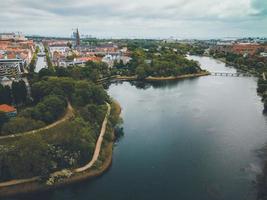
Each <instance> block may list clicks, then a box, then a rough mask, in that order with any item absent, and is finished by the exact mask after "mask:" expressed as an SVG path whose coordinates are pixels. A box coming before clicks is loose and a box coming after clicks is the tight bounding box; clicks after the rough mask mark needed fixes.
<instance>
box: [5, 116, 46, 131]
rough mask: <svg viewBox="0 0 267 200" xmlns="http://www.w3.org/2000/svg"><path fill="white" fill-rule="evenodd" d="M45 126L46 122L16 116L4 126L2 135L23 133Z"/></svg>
mask: <svg viewBox="0 0 267 200" xmlns="http://www.w3.org/2000/svg"><path fill="white" fill-rule="evenodd" d="M43 126H45V123H43V122H41V121H38V120H34V119H31V118H24V117H16V118H12V119H10V121H9V122H7V123H5V124H4V125H3V128H2V131H1V132H2V133H1V135H10V134H15V133H22V132H26V131H30V130H34V129H38V128H41V127H43Z"/></svg>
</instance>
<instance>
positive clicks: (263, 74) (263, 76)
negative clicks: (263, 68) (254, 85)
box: [262, 72, 266, 81]
mask: <svg viewBox="0 0 267 200" xmlns="http://www.w3.org/2000/svg"><path fill="white" fill-rule="evenodd" d="M262 78H263V80H265V81H266V76H265V73H264V72H263V73H262Z"/></svg>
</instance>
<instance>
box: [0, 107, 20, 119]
mask: <svg viewBox="0 0 267 200" xmlns="http://www.w3.org/2000/svg"><path fill="white" fill-rule="evenodd" d="M0 111H1V112H4V113H5V114H6V115H7V116H8V117H16V116H17V109H16V108H14V107H12V106H9V105H7V104H2V105H0Z"/></svg>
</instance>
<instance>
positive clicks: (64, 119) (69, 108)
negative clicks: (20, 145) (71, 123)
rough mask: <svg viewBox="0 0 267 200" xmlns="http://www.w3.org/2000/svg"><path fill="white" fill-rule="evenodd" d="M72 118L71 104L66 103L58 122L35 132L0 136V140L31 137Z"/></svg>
mask: <svg viewBox="0 0 267 200" xmlns="http://www.w3.org/2000/svg"><path fill="white" fill-rule="evenodd" d="M73 116H74V112H73V108H72V106H71V104H70V103H69V102H68V106H67V111H66V114H65V115H64V116H63V117H62V118H61V119H60V120H58V121H56V122H54V123H52V124H49V125H47V126H45V127H43V128H40V129H37V130H33V131H28V132H24V133H18V134H13V135H6V136H1V137H0V140H2V139H8V138H12V139H14V138H17V137H21V136H26V135H32V134H35V133H37V132H39V131H43V130H47V129H50V128H53V127H55V126H57V125H58V124H61V123H63V122H65V121H67V120H69V119H70V118H72V117H73Z"/></svg>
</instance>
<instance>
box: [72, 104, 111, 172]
mask: <svg viewBox="0 0 267 200" xmlns="http://www.w3.org/2000/svg"><path fill="white" fill-rule="evenodd" d="M106 104H107V107H108V110H107V113H106V116H105V119H104V121H103V123H102V127H101V131H100V134H99V137H98V139H97V142H96V146H95V152H94V155H93V158H92V160H91V161H90V162H89V163H88V164H87V165H85V166H84V167H81V168H78V169H75V170H74V172H83V171H86V170H88V169H89V168H90V167H92V166H93V165H94V164H95V162H96V161H97V159H98V157H99V154H100V150H101V145H102V142H103V138H104V135H105V133H106V127H107V123H108V117H109V115H110V109H111V108H110V105H109V104H108V103H106Z"/></svg>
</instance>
